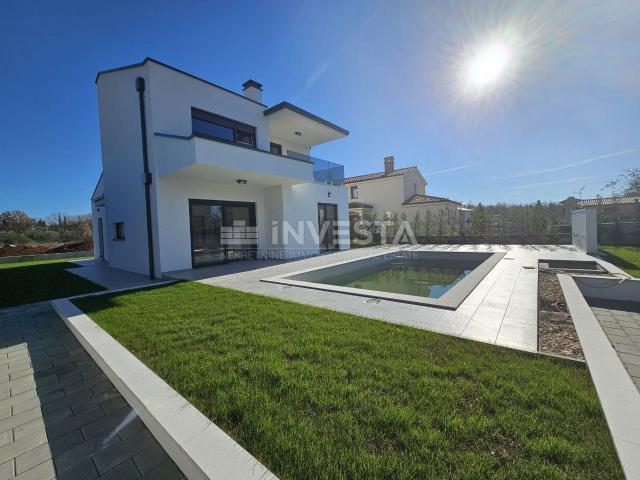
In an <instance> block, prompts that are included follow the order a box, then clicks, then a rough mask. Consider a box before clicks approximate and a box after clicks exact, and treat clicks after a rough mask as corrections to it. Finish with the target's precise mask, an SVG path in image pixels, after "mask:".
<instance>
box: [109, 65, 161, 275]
mask: <svg viewBox="0 0 640 480" xmlns="http://www.w3.org/2000/svg"><path fill="white" fill-rule="evenodd" d="M138 76H141V77H144V78H146V77H147V67H146V66H141V67H137V68H132V69H128V70H121V71H119V72H115V73H113V74H105V75H101V76H100V78H99V80H98V86H97V89H98V111H99V124H100V145H101V152H102V170H103V182H104V194H105V203H106V205H107V208H108V209H107V215H106V217H105V218H104V220H103V221H104V224H105V235H104V238H105V246H106V250H107V251H108V252H109V266H111V267H115V268H122V269H125V270H130V271H133V272H138V273H143V274H148V266H149V261H148V255H147V227H146V213H145V200H144V185H143V182H142V174H143V164H142V139H141V131H140V110H139V102H138V92H137V91H136V88H135V79H136V77H138ZM147 84H148V82H147ZM115 222H124V224H125V234H126V238H125V240H123V241H119V240H114V229H113V224H114V223H115Z"/></svg>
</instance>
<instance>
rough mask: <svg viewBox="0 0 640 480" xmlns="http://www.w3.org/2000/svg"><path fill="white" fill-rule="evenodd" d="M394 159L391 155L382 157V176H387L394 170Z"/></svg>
mask: <svg viewBox="0 0 640 480" xmlns="http://www.w3.org/2000/svg"><path fill="white" fill-rule="evenodd" d="M393 162H394V158H393V155H391V156H389V157H384V174H385V175H389V174H390V173H391V172H393V171H394V170H395V166H394V165H393Z"/></svg>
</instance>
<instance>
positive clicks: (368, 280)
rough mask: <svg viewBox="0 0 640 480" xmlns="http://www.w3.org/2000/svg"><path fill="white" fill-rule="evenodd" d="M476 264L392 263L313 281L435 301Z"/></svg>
mask: <svg viewBox="0 0 640 480" xmlns="http://www.w3.org/2000/svg"><path fill="white" fill-rule="evenodd" d="M478 263H479V262H447V264H446V265H443V264H442V262H437V263H434V262H429V261H418V260H413V261H392V262H385V263H382V264H377V265H371V266H368V267H366V268H362V269H359V270H357V271H355V272H349V273H344V274H341V275H335V276H332V277H331V278H325V279H319V280H316V281H317V282H318V283H323V284H325V285H338V286H341V287H351V288H360V289H366V290H377V291H380V292H388V293H400V294H404V295H414V296H418V297H426V298H439V297H441V296H442V295H443V294H444V293H446V292H447V291H448V290H449V289H451V288H452V287H453V286H454V285H455V284H456V283H458V282H459V281H460V280H462V279H463V278H464V277H466V276H467V275H468V274H469V273H471V272H472V271H473V269H474V268H475V267H476V266H477V265H478Z"/></svg>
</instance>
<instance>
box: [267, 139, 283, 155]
mask: <svg viewBox="0 0 640 480" xmlns="http://www.w3.org/2000/svg"><path fill="white" fill-rule="evenodd" d="M269 148H270V149H271V153H277V154H278V155H282V145H280V144H279V143H273V142H271V145H270V147H269Z"/></svg>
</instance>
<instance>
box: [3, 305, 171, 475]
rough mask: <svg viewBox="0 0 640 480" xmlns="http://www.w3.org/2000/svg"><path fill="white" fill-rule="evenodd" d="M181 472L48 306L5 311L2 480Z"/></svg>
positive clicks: (28, 306)
mask: <svg viewBox="0 0 640 480" xmlns="http://www.w3.org/2000/svg"><path fill="white" fill-rule="evenodd" d="M10 478H18V479H37V480H50V479H54V478H58V479H72V480H76V479H77V480H90V479H95V478H99V479H119V480H127V479H134V478H143V479H161V478H162V479H180V478H183V476H182V473H181V472H180V471H179V470H178V468H177V467H176V466H175V464H174V463H173V462H172V461H171V459H170V458H169V457H168V456H167V454H166V453H165V451H164V450H163V449H162V447H160V445H159V444H158V443H157V442H156V440H155V439H154V438H153V436H152V435H151V433H149V431H148V430H147V429H146V427H145V426H144V424H143V423H142V421H141V420H140V419H139V418H138V416H137V415H136V413H135V412H134V411H133V410H132V409H131V407H130V406H129V405H128V404H127V402H126V401H125V400H124V398H122V396H121V395H120V394H119V393H118V391H117V390H116V389H115V388H114V386H113V385H112V384H111V382H110V381H109V380H108V379H107V378H106V376H105V375H104V374H103V373H102V371H101V370H100V369H99V368H98V366H97V365H96V364H95V363H94V362H93V360H92V359H91V358H90V357H89V355H88V354H87V352H86V351H85V350H84V348H82V346H81V345H80V343H78V341H77V340H76V339H75V337H74V336H73V334H72V333H71V332H70V331H69V329H68V328H67V327H66V325H64V323H63V322H62V320H60V318H59V317H58V316H57V315H56V314H55V312H54V311H53V309H52V308H51V307H50V306H49V304H48V303H38V304H31V305H25V306H22V307H14V308H9V309H3V310H0V480H2V479H10Z"/></svg>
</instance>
